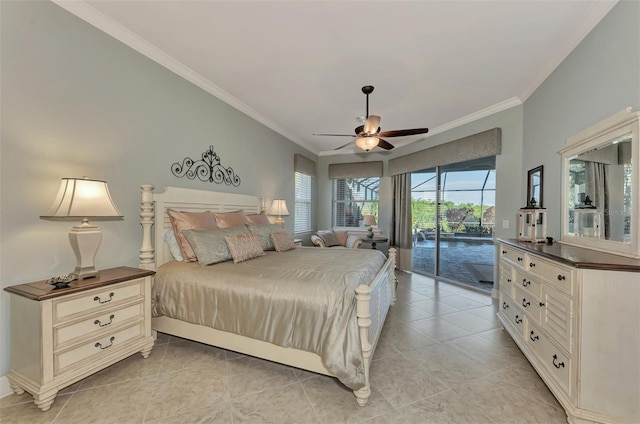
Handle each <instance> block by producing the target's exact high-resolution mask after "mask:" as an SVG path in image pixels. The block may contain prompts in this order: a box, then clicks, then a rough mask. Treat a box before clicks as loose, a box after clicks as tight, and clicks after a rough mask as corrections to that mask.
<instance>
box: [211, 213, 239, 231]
mask: <svg viewBox="0 0 640 424" xmlns="http://www.w3.org/2000/svg"><path fill="white" fill-rule="evenodd" d="M214 215H215V217H216V224H218V228H232V227H237V226H238V225H244V221H245V216H244V211H243V210H239V211H235V212H226V213H214Z"/></svg>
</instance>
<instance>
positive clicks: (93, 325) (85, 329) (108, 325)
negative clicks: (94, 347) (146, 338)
mask: <svg viewBox="0 0 640 424" xmlns="http://www.w3.org/2000/svg"><path fill="white" fill-rule="evenodd" d="M136 319H144V303H143V302H137V303H134V304H127V305H123V306H122V307H119V308H111V310H109V311H106V312H103V311H100V313H97V314H94V315H90V316H86V317H83V318H81V319H79V320H77V321H74V322H72V323H70V324H65V325H62V326H59V327H54V329H53V344H54V349H58V348H60V347H61V346H63V345H64V344H65V343H68V342H73V341H74V340H79V339H83V340H86V339H88V338H92V337H99V336H100V334H101V333H105V332H108V331H111V329H113V328H114V327H121V326H122V325H125V324H126V323H127V322H131V321H135V320H136Z"/></svg>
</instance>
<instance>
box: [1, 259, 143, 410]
mask: <svg viewBox="0 0 640 424" xmlns="http://www.w3.org/2000/svg"><path fill="white" fill-rule="evenodd" d="M153 274H154V272H153V271H149V270H144V269H137V268H129V267H120V268H112V269H107V270H103V271H100V275H99V276H98V277H95V278H89V279H85V280H81V281H73V282H72V283H71V284H70V286H69V287H66V288H60V289H54V288H53V286H51V285H50V284H48V283H47V282H46V281H38V282H33V283H27V284H21V285H17V286H10V287H7V288H5V290H6V291H8V292H9V293H11V369H10V371H9V374H8V376H7V377H8V378H9V382H10V384H11V388H12V389H13V391H14V392H15V393H16V394H22V393H24V392H25V391H27V392H29V393H31V394H32V395H33V398H34V402H35V404H36V405H37V406H38V407H39V408H40V409H41V410H43V411H46V410H48V409H49V408H50V407H51V404H52V403H53V401H54V399H55V397H56V395H57V394H58V391H60V390H61V389H62V388H64V387H66V386H69V385H71V384H73V383H75V382H76V381H78V380H81V379H83V378H85V377H87V376H89V375H91V374H93V373H95V372H97V371H99V370H101V369H103V368H106V367H107V366H109V365H111V364H114V363H116V362H118V361H120V360H122V359H124V358H126V357H128V356H130V355H132V354H134V353H136V352H140V353H141V354H142V356H143V357H144V358H147V357H148V356H149V354H150V353H151V349H152V348H153V342H154V341H153V337H152V336H151V276H152V275H153Z"/></svg>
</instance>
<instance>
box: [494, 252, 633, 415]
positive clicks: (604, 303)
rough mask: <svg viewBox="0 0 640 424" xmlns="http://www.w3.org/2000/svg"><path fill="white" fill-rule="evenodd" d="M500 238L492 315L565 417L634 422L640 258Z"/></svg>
mask: <svg viewBox="0 0 640 424" xmlns="http://www.w3.org/2000/svg"><path fill="white" fill-rule="evenodd" d="M499 242H500V246H499V247H500V251H499V252H500V270H499V281H500V287H499V299H500V304H499V312H498V318H499V319H500V321H501V322H502V324H503V326H504V329H505V330H506V331H507V332H508V333H509V334H510V335H511V337H512V338H513V340H514V341H515V342H516V344H517V345H518V347H519V348H520V349H521V350H522V352H523V353H524V355H525V356H526V357H527V359H528V360H529V362H531V365H533V367H534V368H535V370H536V371H537V372H538V374H539V375H540V377H541V378H542V379H543V380H544V382H545V383H546V384H547V386H548V387H549V389H550V390H551V391H552V392H553V394H554V395H555V397H556V398H557V399H558V401H559V402H560V404H562V406H563V407H564V409H565V411H566V413H567V416H568V421H569V422H570V423H592V422H595V423H638V422H640V260H638V259H631V258H626V257H622V256H617V255H611V254H607V253H603V252H597V251H595V250H589V249H584V248H580V247H574V246H568V245H563V244H558V243H556V244H553V245H547V244H536V243H528V242H518V241H515V240H499Z"/></svg>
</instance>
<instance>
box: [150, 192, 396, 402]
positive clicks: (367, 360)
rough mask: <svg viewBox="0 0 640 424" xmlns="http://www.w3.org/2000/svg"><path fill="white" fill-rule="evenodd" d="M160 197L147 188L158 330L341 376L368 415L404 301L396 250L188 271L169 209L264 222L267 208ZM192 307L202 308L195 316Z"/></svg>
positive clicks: (194, 195) (232, 198)
mask: <svg viewBox="0 0 640 424" xmlns="http://www.w3.org/2000/svg"><path fill="white" fill-rule="evenodd" d="M153 190H154V187H153V186H152V185H143V186H142V201H141V214H140V216H141V218H142V220H141V225H142V230H143V237H142V247H141V249H140V265H139V266H140V267H141V268H144V269H151V270H155V271H156V275H155V278H154V284H153V290H152V299H153V302H154V305H153V319H152V328H153V330H154V331H158V332H162V333H167V334H171V335H174V336H178V337H182V338H186V339H190V340H194V341H197V342H201V343H205V344H208V345H212V346H217V347H220V348H224V349H229V350H233V351H236V352H240V353H243V354H246V355H250V356H255V357H259V358H263V359H267V360H270V361H274V362H278V363H282V364H286V365H289V366H293V367H297V368H301V369H304V370H308V371H312V372H316V373H320V374H324V375H328V376H332V377H336V378H338V379H339V380H340V381H341V382H342V383H343V384H345V385H346V386H347V387H349V388H350V389H351V390H353V393H354V394H355V397H356V400H357V402H358V404H359V405H361V406H364V405H365V404H366V403H367V401H368V399H369V396H370V394H371V386H370V379H369V375H370V366H371V360H372V357H373V353H374V352H375V348H376V345H377V342H378V338H379V336H380V332H381V331H382V327H383V324H384V321H385V318H386V315H387V312H388V310H389V307H390V306H391V305H393V304H394V302H395V287H396V278H395V273H394V269H395V249H393V248H389V257H388V258H386V257H384V255H382V254H381V253H380V252H377V251H376V252H373V251H370V249H366V250H365V249H349V251H350V252H345V251H343V252H339V251H337V250H336V249H317V248H314V247H297V248H295V249H293V250H290V251H287V252H271V251H270V252H265V255H264V256H260V257H257V258H254V259H251V260H248V261H246V262H242V263H238V264H235V263H233V262H222V263H217V264H215V265H210V266H201V265H199V264H198V263H197V262H191V263H187V262H179V261H176V260H174V259H173V256H172V254H171V252H170V251H169V247H168V246H167V244H166V243H165V241H164V240H163V238H162V236H163V234H164V233H165V232H166V230H167V229H170V228H171V222H170V219H169V216H168V211H169V210H180V211H191V212H202V211H212V212H218V213H227V212H232V211H237V210H243V211H245V213H255V214H258V213H260V212H262V211H263V209H264V201H263V200H262V199H261V198H258V197H254V196H248V195H240V194H234V193H219V192H212V191H203V190H193V189H184V188H175V187H168V188H166V189H165V190H164V191H163V192H161V193H154V192H153ZM327 264H331V266H327ZM214 279H215V283H213V282H212V281H213V280H214ZM325 286H326V287H327V288H326V291H325ZM189 298H197V299H199V300H200V301H199V302H194V304H193V305H191V304H190V306H188V307H187V306H185V304H186V302H185V299H189ZM203 299H207V301H211V303H206V302H204V301H202V300H203ZM222 300H225V301H229V302H231V303H229V304H225V303H223V302H222ZM238 311H240V313H238ZM267 317H268V319H267ZM321 318H322V320H321Z"/></svg>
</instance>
